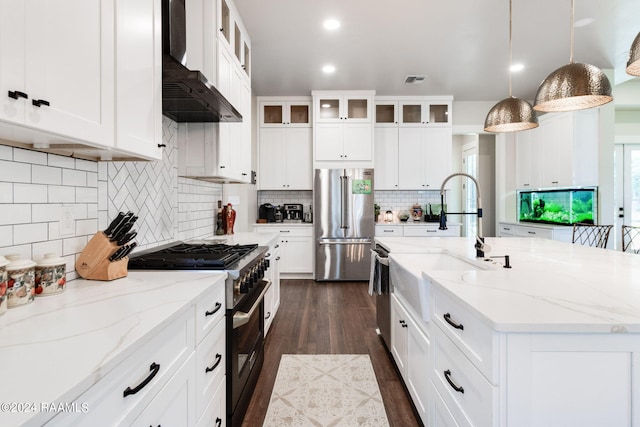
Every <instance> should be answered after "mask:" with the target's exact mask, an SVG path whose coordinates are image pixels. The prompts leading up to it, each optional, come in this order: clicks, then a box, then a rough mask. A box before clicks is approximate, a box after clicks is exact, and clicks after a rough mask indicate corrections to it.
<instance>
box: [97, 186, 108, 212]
mask: <svg viewBox="0 0 640 427" xmlns="http://www.w3.org/2000/svg"><path fill="white" fill-rule="evenodd" d="M107 188H108V185H107V183H106V181H98V210H99V211H106V210H107V209H108V207H109V203H108V201H109V194H108V191H107Z"/></svg>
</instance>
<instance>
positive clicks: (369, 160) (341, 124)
mask: <svg viewBox="0 0 640 427" xmlns="http://www.w3.org/2000/svg"><path fill="white" fill-rule="evenodd" d="M311 94H312V96H313V132H314V137H313V138H314V139H313V145H314V167H316V168H331V167H373V96H374V94H375V92H374V91H355V90H354V91H341V92H329V91H312V92H311Z"/></svg>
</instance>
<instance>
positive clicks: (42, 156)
mask: <svg viewBox="0 0 640 427" xmlns="http://www.w3.org/2000/svg"><path fill="white" fill-rule="evenodd" d="M13 161H15V162H21V163H31V164H33V165H46V164H47V153H41V152H39V151H32V150H25V149H22V148H14V149H13Z"/></svg>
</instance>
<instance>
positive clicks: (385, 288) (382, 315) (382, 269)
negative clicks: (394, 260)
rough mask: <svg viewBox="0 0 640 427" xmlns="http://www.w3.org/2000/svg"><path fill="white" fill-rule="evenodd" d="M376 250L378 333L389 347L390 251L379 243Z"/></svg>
mask: <svg viewBox="0 0 640 427" xmlns="http://www.w3.org/2000/svg"><path fill="white" fill-rule="evenodd" d="M374 251H375V252H376V256H375V259H376V265H375V270H374V271H375V274H377V275H378V277H377V280H379V286H380V291H381V292H380V294H376V325H377V327H378V328H377V331H376V332H377V333H378V335H380V336H381V337H382V341H383V342H384V343H385V345H386V346H387V348H389V346H390V345H391V295H390V294H391V282H390V280H389V252H388V251H387V250H386V249H385V248H384V247H382V246H381V245H379V244H376V248H375V249H374Z"/></svg>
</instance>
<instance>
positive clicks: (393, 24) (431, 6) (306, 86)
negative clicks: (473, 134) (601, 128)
mask: <svg viewBox="0 0 640 427" xmlns="http://www.w3.org/2000/svg"><path fill="white" fill-rule="evenodd" d="M235 4H236V7H237V8H238V11H239V13H240V15H241V16H242V20H243V22H244V24H245V26H246V27H247V31H248V32H249V35H250V37H251V43H252V88H253V91H254V94H256V95H259V96H262V95H308V94H309V93H310V91H311V90H315V89H325V90H329V89H331V90H334V89H335V90H341V89H375V90H376V94H377V95H453V96H454V99H455V100H457V101H480V100H482V101H490V100H495V101H498V100H500V99H503V98H506V97H507V96H508V94H509V83H508V64H509V1H508V0H455V1H454V0H437V1H436V0H391V1H390V0H235ZM326 18H336V19H338V20H339V21H341V27H340V28H339V29H338V30H337V31H335V32H333V33H329V32H327V31H326V30H324V28H323V27H322V22H323V20H325V19H326ZM584 18H593V19H594V22H593V23H591V24H590V25H587V26H583V27H577V28H575V41H574V61H575V62H584V63H590V64H593V65H595V66H597V67H600V68H601V69H603V70H612V71H611V72H612V75H611V81H612V84H614V83H621V82H623V81H624V80H628V79H629V78H630V76H628V75H626V74H625V72H624V68H625V65H626V61H627V55H628V52H629V48H630V46H631V43H632V41H633V39H634V38H635V36H636V35H637V34H638V32H639V31H640V0H575V21H576V22H578V21H579V20H582V19H584ZM570 26H571V1H570V0H533V1H531V0H513V62H514V63H516V62H521V63H523V64H524V65H525V67H526V68H525V70H524V71H522V72H520V73H517V74H513V95H514V96H516V97H519V98H525V99H529V100H532V99H533V98H534V97H535V93H536V90H537V87H538V85H539V84H540V82H541V81H542V80H543V79H544V78H545V77H546V76H547V75H548V74H550V73H551V72H552V71H553V70H555V69H557V68H559V67H561V66H563V65H565V64H567V63H569V57H570ZM328 63H331V64H333V65H335V67H336V71H335V73H334V74H333V75H325V74H324V73H323V72H322V71H321V68H322V66H323V65H325V64H328ZM614 70H615V71H614ZM412 74H426V75H427V80H426V81H425V82H424V83H423V84H420V85H405V84H404V83H403V82H404V79H405V77H406V76H407V75H412ZM638 80H639V79H634V81H633V82H632V83H631V84H635V83H636V82H637V81H638ZM637 104H640V100H637Z"/></svg>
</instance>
